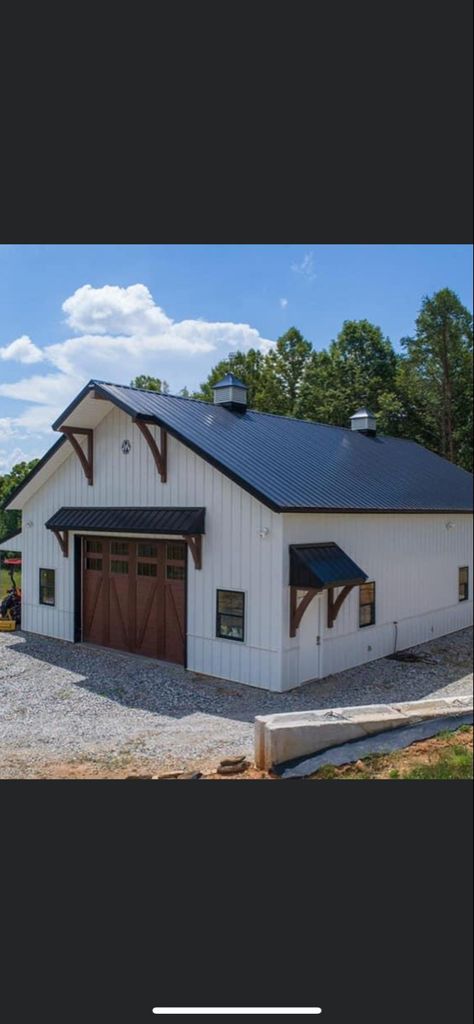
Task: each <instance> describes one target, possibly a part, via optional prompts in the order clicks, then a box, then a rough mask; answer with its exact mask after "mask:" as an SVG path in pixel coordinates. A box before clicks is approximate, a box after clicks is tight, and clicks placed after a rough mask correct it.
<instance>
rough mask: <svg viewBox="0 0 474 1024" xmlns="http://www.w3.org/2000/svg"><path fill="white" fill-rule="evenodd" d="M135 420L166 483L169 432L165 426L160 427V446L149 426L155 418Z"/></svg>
mask: <svg viewBox="0 0 474 1024" xmlns="http://www.w3.org/2000/svg"><path fill="white" fill-rule="evenodd" d="M133 422H134V423H135V424H136V425H137V427H138V429H139V430H140V431H141V433H142V434H143V437H144V438H145V441H146V443H147V445H148V447H149V449H150V451H151V454H152V455H153V458H154V460H155V466H156V468H157V470H158V472H159V474H160V479H161V482H162V484H165V483H166V469H167V434H166V430H165V429H164V427H160V448H158V445H157V443H156V441H155V438H154V437H153V434H152V432H151V430H150V428H149V426H148V423H153V420H149V421H147V420H142V419H138V418H136V419H134V420H133Z"/></svg>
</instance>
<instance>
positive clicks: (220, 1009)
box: [153, 1006, 322, 1015]
mask: <svg viewBox="0 0 474 1024" xmlns="http://www.w3.org/2000/svg"><path fill="white" fill-rule="evenodd" d="M153 1013H161V1014H163V1015H164V1014H168V1013H172V1014H186V1013H206V1014H211V1013H235V1014H244V1013H255V1014H257V1013H278V1014H281V1013H291V1014H297V1013H306V1014H308V1013H312V1014H314V1013H322V1010H321V1007H320V1006H154V1007H153Z"/></svg>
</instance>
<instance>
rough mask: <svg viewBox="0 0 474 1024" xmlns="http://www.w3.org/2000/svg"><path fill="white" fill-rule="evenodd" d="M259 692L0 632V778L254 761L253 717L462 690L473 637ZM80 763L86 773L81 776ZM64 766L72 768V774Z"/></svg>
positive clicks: (462, 635)
mask: <svg viewBox="0 0 474 1024" xmlns="http://www.w3.org/2000/svg"><path fill="white" fill-rule="evenodd" d="M413 650H414V651H416V652H418V653H420V652H421V653H423V654H425V655H428V656H429V660H428V661H427V662H419V663H417V664H413V663H402V662H397V661H392V660H391V659H388V658H382V659H380V660H379V661H374V662H372V663H371V664H369V665H362V666H360V667H358V668H353V669H349V670H348V671H346V672H341V673H338V674H337V675H333V676H329V677H328V678H327V679H324V680H323V681H322V682H315V683H308V684H306V685H305V686H302V687H300V688H299V689H297V690H293V691H292V692H289V693H284V694H276V693H267V692H266V691H264V690H259V689H256V688H254V687H249V686H242V685H241V684H238V683H231V682H225V681H223V680H217V679H210V678H209V677H206V676H200V675H195V674H194V673H190V672H188V673H185V672H184V671H183V670H182V669H180V668H178V667H176V666H171V665H165V664H163V663H156V662H152V661H150V660H147V659H145V658H136V657H132V656H129V655H126V654H125V655H124V654H121V653H119V652H115V651H106V650H103V649H102V650H101V649H97V648H91V647H86V646H84V645H79V644H78V645H71V644H68V643H65V642H63V641H61V640H50V639H48V638H46V637H41V636H35V635H33V634H29V635H28V634H25V633H15V634H0V694H1V700H0V778H38V777H40V776H41V775H48V776H54V775H55V774H56V775H57V776H61V775H64V774H67V775H71V774H74V770H73V769H74V765H76V766H77V772H76V774H77V776H80V775H81V774H92V775H95V776H96V777H100V776H101V775H102V776H108V775H109V776H114V775H115V776H120V775H122V776H123V775H126V774H128V772H129V771H130V772H133V773H135V772H137V771H142V772H150V771H151V772H153V773H157V772H161V771H165V770H173V769H175V768H176V769H178V768H179V769H181V770H184V769H185V768H190V767H193V768H204V767H206V766H209V765H215V764H216V763H217V762H218V761H219V760H220V758H222V757H225V756H229V755H233V754H243V753H246V754H248V755H249V756H250V757H252V753H253V720H254V716H255V715H262V714H274V713H276V712H279V711H304V710H305V709H308V708H326V707H338V706H343V705H350V704H372V703H379V702H386V701H393V700H419V699H422V698H425V697H429V696H433V695H437V696H448V695H452V694H466V693H471V692H472V630H471V629H464V630H461V631H460V632H458V633H453V634H451V635H450V636H447V637H441V638H439V639H437V640H432V641H431V642H430V643H427V644H424V645H422V646H420V647H417V648H414V649H413ZM84 766H89V770H88V771H87V772H86V771H85V770H84ZM71 769H72V770H71Z"/></svg>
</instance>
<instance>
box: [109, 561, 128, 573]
mask: <svg viewBox="0 0 474 1024" xmlns="http://www.w3.org/2000/svg"><path fill="white" fill-rule="evenodd" d="M110 571H111V572H117V573H121V574H122V576H126V575H127V573H128V562H118V561H112V562H111V563H110Z"/></svg>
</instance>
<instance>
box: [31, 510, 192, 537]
mask: <svg viewBox="0 0 474 1024" xmlns="http://www.w3.org/2000/svg"><path fill="white" fill-rule="evenodd" d="M205 512H206V510H205V508H120V507H119V508H60V509H58V511H57V512H55V513H54V515H53V516H51V518H50V519H48V521H47V522H46V523H45V526H46V528H47V529H48V530H75V531H82V530H87V531H88V532H90V531H92V532H99V533H109V532H113V533H153V534H160V533H163V534H179V535H180V536H181V537H183V536H186V535H190V536H196V535H197V534H202V533H204V517H205Z"/></svg>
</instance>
